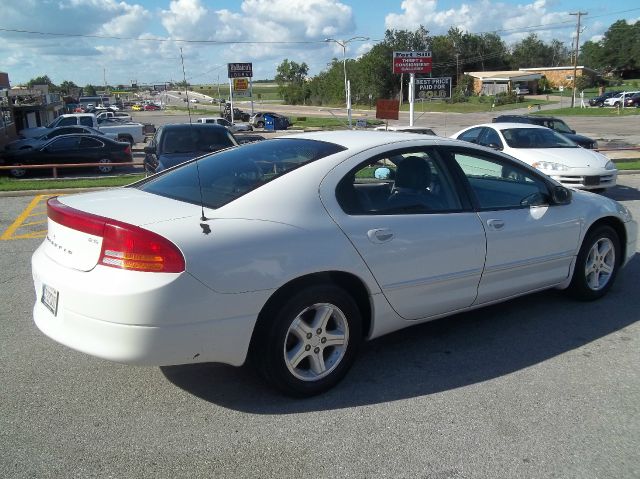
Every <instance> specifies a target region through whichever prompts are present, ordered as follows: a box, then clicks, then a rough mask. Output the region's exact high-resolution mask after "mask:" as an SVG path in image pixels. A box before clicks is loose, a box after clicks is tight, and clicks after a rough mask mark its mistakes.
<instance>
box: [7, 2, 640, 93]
mask: <svg viewBox="0 0 640 479" xmlns="http://www.w3.org/2000/svg"><path fill="white" fill-rule="evenodd" d="M577 11H582V12H588V15H586V16H583V17H582V21H581V23H582V28H581V33H580V43H583V41H586V40H598V39H599V38H601V36H602V34H604V32H605V31H606V30H607V28H608V27H609V25H611V24H612V23H613V22H615V21H617V20H627V21H628V22H635V21H638V20H640V6H638V3H637V0H618V1H617V2H614V4H608V3H606V2H602V1H601V0H562V1H560V0H533V1H527V0H522V1H515V0H465V1H452V0H404V1H400V0H394V1H389V0H382V1H379V0H354V1H346V0H235V1H228V0H155V1H153V0H2V1H1V2H0V71H3V72H7V73H8V74H9V78H10V81H11V84H12V85H18V84H20V83H26V82H27V81H28V80H30V79H31V78H34V77H36V76H40V75H48V76H49V78H51V80H52V81H53V82H54V83H56V84H60V83H61V82H63V81H65V80H68V81H73V82H74V83H76V84H77V85H80V86H84V85H86V84H89V83H90V84H93V85H102V84H105V83H107V84H109V85H118V84H122V85H128V84H131V83H132V82H137V83H145V84H161V83H164V82H168V81H180V80H182V79H183V70H182V62H181V49H182V57H183V59H184V70H185V72H184V73H185V77H186V78H187V80H188V81H189V82H190V83H195V84H199V83H200V84H201V83H217V82H218V81H220V82H224V81H226V78H227V63H229V62H250V63H252V64H253V78H254V80H260V79H271V78H273V77H274V76H275V74H276V68H277V66H278V65H279V64H280V63H282V61H283V60H284V59H285V58H286V59H289V60H291V61H295V62H298V63H302V62H304V63H306V64H307V65H308V66H309V74H310V75H315V74H317V73H319V72H320V71H322V70H325V69H326V68H327V65H328V64H330V63H331V61H332V59H333V58H338V59H342V55H343V50H342V47H341V46H340V45H339V44H338V43H336V42H335V41H327V39H334V40H338V41H343V42H344V41H345V40H346V41H347V43H346V49H345V52H344V53H345V54H346V57H347V58H357V57H358V56H360V55H362V54H364V53H366V52H367V51H368V50H369V49H370V48H371V47H372V46H373V45H374V44H375V43H376V42H377V41H380V40H381V39H382V38H384V32H385V30H387V29H397V30H401V29H402V30H415V29H416V28H417V27H418V26H419V25H423V26H424V27H425V28H426V29H427V30H428V31H429V32H430V33H431V34H432V35H438V34H444V33H446V32H447V30H449V28H450V27H457V28H460V29H462V30H464V31H467V32H469V33H475V34H479V33H485V32H497V33H498V34H499V35H500V36H501V37H502V38H503V40H504V41H505V42H507V44H513V43H515V42H517V41H518V40H520V39H522V38H524V37H525V36H527V35H528V34H529V33H530V32H535V33H536V34H537V35H538V36H539V37H540V38H541V39H543V40H545V41H550V40H552V39H554V38H555V39H558V40H560V41H562V42H565V44H566V45H567V46H570V45H571V43H572V39H573V37H574V36H575V32H576V17H575V16H571V15H569V13H571V12H577ZM54 34H55V35H54ZM350 39H353V40H351V41H349V40H350ZM434 62H437V59H436V58H434Z"/></svg>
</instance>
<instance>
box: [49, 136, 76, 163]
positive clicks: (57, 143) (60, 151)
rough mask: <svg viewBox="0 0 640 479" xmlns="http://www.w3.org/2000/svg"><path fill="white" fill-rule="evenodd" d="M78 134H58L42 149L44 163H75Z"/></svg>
mask: <svg viewBox="0 0 640 479" xmlns="http://www.w3.org/2000/svg"><path fill="white" fill-rule="evenodd" d="M79 140H80V136H76V135H74V136H71V135H69V136H59V137H57V138H55V139H53V140H51V142H49V143H48V144H47V145H46V147H45V148H44V149H43V154H44V158H45V160H46V161H45V163H51V164H53V163H59V164H65V163H77V161H78V160H77V159H78V155H79V151H78V142H79Z"/></svg>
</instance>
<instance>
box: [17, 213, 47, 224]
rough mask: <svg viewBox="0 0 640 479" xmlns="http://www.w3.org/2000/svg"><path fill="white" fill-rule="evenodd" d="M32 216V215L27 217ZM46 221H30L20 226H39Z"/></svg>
mask: <svg viewBox="0 0 640 479" xmlns="http://www.w3.org/2000/svg"><path fill="white" fill-rule="evenodd" d="M29 216H33V215H29ZM46 222H47V220H39V221H31V222H30V223H22V225H20V226H31V225H41V224H42V223H46Z"/></svg>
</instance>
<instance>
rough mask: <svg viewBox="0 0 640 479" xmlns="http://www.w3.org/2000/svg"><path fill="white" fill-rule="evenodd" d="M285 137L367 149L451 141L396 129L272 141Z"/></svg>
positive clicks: (324, 133) (310, 134)
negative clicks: (405, 143) (418, 142)
mask: <svg viewBox="0 0 640 479" xmlns="http://www.w3.org/2000/svg"><path fill="white" fill-rule="evenodd" d="M283 138H301V139H308V140H317V141H326V142H329V143H335V144H336V145H340V146H343V147H345V148H347V149H348V150H359V151H362V150H366V149H369V148H374V147H376V146H380V145H384V144H389V143H401V142H410V141H416V140H417V141H420V142H423V143H425V142H426V143H431V144H434V145H438V144H442V143H443V142H446V143H448V142H450V141H453V140H447V139H445V138H441V137H438V136H430V135H423V134H421V133H409V132H395V131H384V132H383V131H379V130H378V131H376V130H368V131H365V130H336V131H316V132H308V133H298V134H294V135H287V136H281V137H278V138H272V140H271V141H278V140H279V139H283Z"/></svg>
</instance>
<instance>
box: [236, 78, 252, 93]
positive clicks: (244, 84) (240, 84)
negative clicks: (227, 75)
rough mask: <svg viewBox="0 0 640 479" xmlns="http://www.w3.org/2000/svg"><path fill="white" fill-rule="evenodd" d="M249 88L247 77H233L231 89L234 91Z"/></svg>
mask: <svg viewBox="0 0 640 479" xmlns="http://www.w3.org/2000/svg"><path fill="white" fill-rule="evenodd" d="M248 89H249V79H248V78H234V79H233V90H234V91H237V92H238V91H246V90H248Z"/></svg>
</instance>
